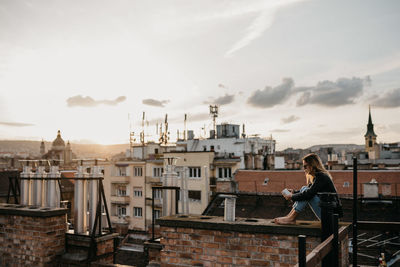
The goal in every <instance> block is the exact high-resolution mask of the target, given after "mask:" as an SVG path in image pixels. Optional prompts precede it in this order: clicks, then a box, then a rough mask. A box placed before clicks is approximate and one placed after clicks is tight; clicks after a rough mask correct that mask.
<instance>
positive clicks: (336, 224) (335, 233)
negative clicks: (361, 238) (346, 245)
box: [332, 214, 339, 267]
mask: <svg viewBox="0 0 400 267" xmlns="http://www.w3.org/2000/svg"><path fill="white" fill-rule="evenodd" d="M332 220H333V221H332V224H333V244H332V250H333V253H332V254H333V255H332V257H333V266H334V267H339V215H338V214H333V217H332Z"/></svg>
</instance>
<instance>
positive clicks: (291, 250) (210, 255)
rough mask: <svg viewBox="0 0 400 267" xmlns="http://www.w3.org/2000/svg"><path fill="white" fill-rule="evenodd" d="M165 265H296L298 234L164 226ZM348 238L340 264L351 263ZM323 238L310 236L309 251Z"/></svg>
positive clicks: (342, 249)
mask: <svg viewBox="0 0 400 267" xmlns="http://www.w3.org/2000/svg"><path fill="white" fill-rule="evenodd" d="M161 235H162V237H163V238H162V239H161V244H162V245H163V246H164V247H163V249H162V251H161V254H160V256H161V266H215V267H217V266H293V265H295V264H296V263H297V260H298V241H297V240H298V239H297V236H290V235H276V234H259V233H239V232H226V231H216V230H198V229H192V228H180V227H161ZM346 242H347V239H345V240H344V241H343V242H342V244H341V249H340V251H341V255H344V256H343V257H342V258H341V259H340V261H341V263H340V266H343V267H344V266H348V260H347V243H346ZM319 243H320V238H317V237H307V246H306V247H307V253H309V252H311V251H312V249H314V248H315V247H316V246H317V245H318V244H319Z"/></svg>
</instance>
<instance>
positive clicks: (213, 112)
mask: <svg viewBox="0 0 400 267" xmlns="http://www.w3.org/2000/svg"><path fill="white" fill-rule="evenodd" d="M210 115H211V116H212V117H213V130H214V136H213V137H212V138H216V134H217V126H216V118H217V117H218V106H217V105H214V106H213V105H210ZM204 128H205V127H204ZM210 137H211V136H210Z"/></svg>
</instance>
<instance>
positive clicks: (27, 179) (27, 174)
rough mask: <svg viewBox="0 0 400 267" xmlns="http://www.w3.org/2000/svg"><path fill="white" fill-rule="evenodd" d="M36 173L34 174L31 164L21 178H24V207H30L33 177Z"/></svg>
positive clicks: (22, 189)
mask: <svg viewBox="0 0 400 267" xmlns="http://www.w3.org/2000/svg"><path fill="white" fill-rule="evenodd" d="M33 175H34V173H33V172H32V168H31V166H29V162H28V164H27V166H24V167H23V170H22V172H21V177H22V178H24V179H22V180H21V204H22V205H30V194H31V179H30V178H31V177H33Z"/></svg>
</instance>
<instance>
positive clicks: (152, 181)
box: [146, 176, 161, 185]
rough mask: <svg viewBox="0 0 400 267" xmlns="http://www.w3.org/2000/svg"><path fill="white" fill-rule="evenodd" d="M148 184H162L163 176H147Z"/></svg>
mask: <svg viewBox="0 0 400 267" xmlns="http://www.w3.org/2000/svg"><path fill="white" fill-rule="evenodd" d="M146 184H159V185H161V177H153V176H146Z"/></svg>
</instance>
